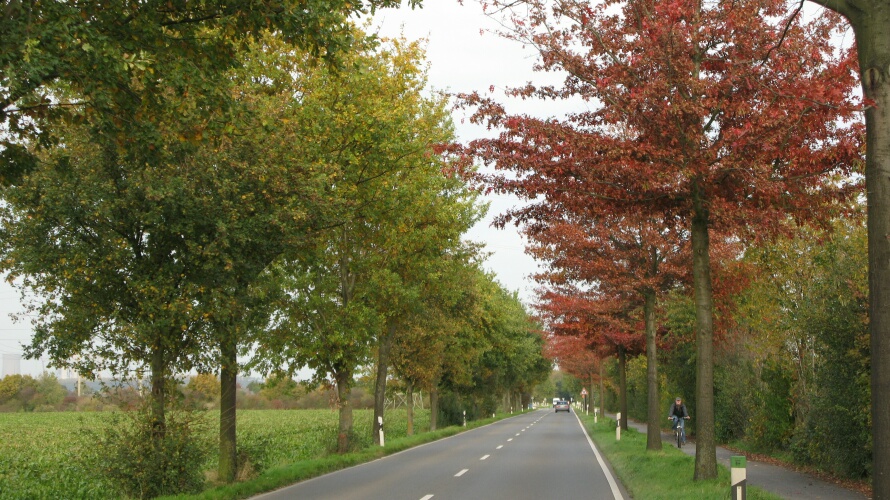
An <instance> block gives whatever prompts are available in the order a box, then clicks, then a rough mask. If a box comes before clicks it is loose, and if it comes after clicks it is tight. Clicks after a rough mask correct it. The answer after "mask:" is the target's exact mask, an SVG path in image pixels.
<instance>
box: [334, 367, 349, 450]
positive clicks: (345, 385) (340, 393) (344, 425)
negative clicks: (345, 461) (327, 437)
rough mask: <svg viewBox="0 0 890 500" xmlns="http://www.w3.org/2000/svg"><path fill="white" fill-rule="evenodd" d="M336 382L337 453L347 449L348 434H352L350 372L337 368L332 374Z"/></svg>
mask: <svg viewBox="0 0 890 500" xmlns="http://www.w3.org/2000/svg"><path fill="white" fill-rule="evenodd" d="M334 380H335V382H336V383H337V408H338V409H339V417H340V422H339V430H338V432H337V453H347V452H348V451H349V444H350V443H349V436H351V435H352V404H350V402H349V396H350V394H351V393H352V372H351V371H350V370H338V371H337V372H336V373H335V374H334Z"/></svg>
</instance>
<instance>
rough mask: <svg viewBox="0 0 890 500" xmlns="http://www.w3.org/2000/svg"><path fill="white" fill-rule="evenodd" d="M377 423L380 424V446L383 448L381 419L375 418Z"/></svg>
mask: <svg viewBox="0 0 890 500" xmlns="http://www.w3.org/2000/svg"><path fill="white" fill-rule="evenodd" d="M377 423H378V424H380V426H379V428H380V446H383V417H377Z"/></svg>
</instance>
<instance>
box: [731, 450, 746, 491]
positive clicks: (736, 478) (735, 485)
mask: <svg viewBox="0 0 890 500" xmlns="http://www.w3.org/2000/svg"><path fill="white" fill-rule="evenodd" d="M729 465H730V466H731V467H730V469H729V474H730V476H729V477H730V483H731V484H732V491H731V498H732V500H745V497H746V496H747V495H746V491H745V490H746V489H747V482H748V481H747V475H748V474H747V471H746V464H745V457H730V459H729Z"/></svg>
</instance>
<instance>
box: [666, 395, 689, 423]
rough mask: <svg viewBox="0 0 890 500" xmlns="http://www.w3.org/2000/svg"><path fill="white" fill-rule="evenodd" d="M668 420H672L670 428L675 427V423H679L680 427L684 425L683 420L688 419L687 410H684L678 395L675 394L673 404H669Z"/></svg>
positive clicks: (684, 406) (684, 407)
mask: <svg viewBox="0 0 890 500" xmlns="http://www.w3.org/2000/svg"><path fill="white" fill-rule="evenodd" d="M668 420H672V421H673V424H672V425H671V430H674V429H676V428H677V425H680V427H681V428H682V427H684V425H683V420H689V412H688V411H686V405H684V404H683V399H682V398H680V396H677V399H676V400H675V401H674V404H672V405H671V410H670V412H668Z"/></svg>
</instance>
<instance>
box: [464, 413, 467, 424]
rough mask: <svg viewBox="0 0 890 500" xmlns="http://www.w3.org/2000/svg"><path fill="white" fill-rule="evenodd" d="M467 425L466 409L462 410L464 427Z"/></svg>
mask: <svg viewBox="0 0 890 500" xmlns="http://www.w3.org/2000/svg"><path fill="white" fill-rule="evenodd" d="M466 426H467V410H464V427H466Z"/></svg>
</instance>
